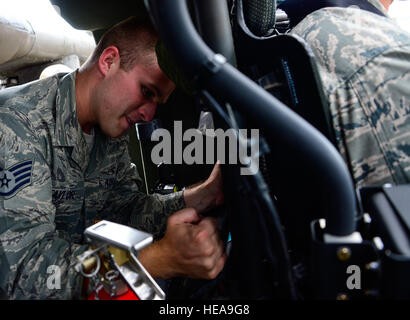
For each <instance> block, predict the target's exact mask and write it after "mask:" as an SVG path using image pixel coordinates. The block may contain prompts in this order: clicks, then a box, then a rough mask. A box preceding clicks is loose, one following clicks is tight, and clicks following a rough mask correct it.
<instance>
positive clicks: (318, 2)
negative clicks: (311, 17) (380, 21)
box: [278, 0, 385, 28]
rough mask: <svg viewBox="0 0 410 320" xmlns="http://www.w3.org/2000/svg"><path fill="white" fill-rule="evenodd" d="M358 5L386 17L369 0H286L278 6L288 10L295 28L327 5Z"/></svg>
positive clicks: (292, 25)
mask: <svg viewBox="0 0 410 320" xmlns="http://www.w3.org/2000/svg"><path fill="white" fill-rule="evenodd" d="M350 6H357V7H359V8H360V9H362V10H366V11H369V12H372V13H375V14H377V15H380V16H383V17H385V14H384V13H383V12H381V11H380V10H379V9H377V8H376V7H375V6H373V5H372V4H371V3H370V2H368V1H367V0H286V1H285V2H283V3H282V4H281V5H280V6H279V7H278V8H279V9H282V10H283V11H285V12H286V14H287V15H288V17H289V20H290V26H291V28H293V27H294V26H296V25H297V24H298V23H299V22H300V21H302V20H303V19H304V18H305V17H306V16H307V15H308V14H310V13H312V12H314V11H316V10H319V9H322V8H327V7H340V8H347V7H350Z"/></svg>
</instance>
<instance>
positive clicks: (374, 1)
mask: <svg viewBox="0 0 410 320" xmlns="http://www.w3.org/2000/svg"><path fill="white" fill-rule="evenodd" d="M367 1H369V3H370V4H371V5H372V6H374V7H376V8H377V9H378V10H379V11H380V12H381V13H383V14H384V15H385V16H386V17H387V16H388V13H387V10H386V8H385V7H384V6H383V5H382V4H381V2H380V0H367Z"/></svg>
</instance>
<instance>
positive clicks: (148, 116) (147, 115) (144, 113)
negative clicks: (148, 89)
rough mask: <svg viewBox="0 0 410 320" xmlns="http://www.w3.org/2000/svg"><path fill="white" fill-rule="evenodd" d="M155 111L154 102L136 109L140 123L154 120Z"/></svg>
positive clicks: (155, 105)
mask: <svg viewBox="0 0 410 320" xmlns="http://www.w3.org/2000/svg"><path fill="white" fill-rule="evenodd" d="M156 110H157V104H156V103H154V102H149V103H146V104H144V105H143V106H142V107H140V108H139V109H138V116H139V118H140V119H141V120H142V121H144V122H149V121H151V120H152V119H153V118H154V115H155V111H156Z"/></svg>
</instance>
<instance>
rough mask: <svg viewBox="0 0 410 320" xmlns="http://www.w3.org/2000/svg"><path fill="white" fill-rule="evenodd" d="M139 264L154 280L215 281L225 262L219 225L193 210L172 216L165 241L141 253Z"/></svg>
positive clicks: (163, 239)
mask: <svg viewBox="0 0 410 320" xmlns="http://www.w3.org/2000/svg"><path fill="white" fill-rule="evenodd" d="M138 257H139V260H140V261H141V263H142V264H143V265H144V267H145V268H146V269H147V271H148V272H149V273H150V274H151V276H153V277H154V278H157V277H158V278H163V279H169V278H173V277H180V276H182V277H188V278H202V279H214V278H215V277H216V276H217V275H218V274H219V273H220V272H221V270H222V269H223V266H224V265H225V262H226V258H227V257H226V254H225V252H224V245H223V242H222V240H221V239H220V238H219V232H218V225H217V221H216V220H215V219H214V218H211V217H206V218H202V217H200V216H199V214H198V213H197V212H196V211H195V210H194V209H192V208H186V209H183V210H180V211H178V212H176V213H175V214H173V215H172V216H170V217H169V218H168V222H167V230H166V233H165V236H164V238H162V239H161V240H159V241H158V242H155V243H153V244H152V245H150V246H149V247H147V248H145V249H143V250H141V251H140V253H139V255H138Z"/></svg>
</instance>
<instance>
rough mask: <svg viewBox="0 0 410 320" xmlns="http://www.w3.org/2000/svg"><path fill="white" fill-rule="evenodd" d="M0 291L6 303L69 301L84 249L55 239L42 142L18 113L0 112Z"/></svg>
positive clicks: (74, 291)
mask: <svg viewBox="0 0 410 320" xmlns="http://www.w3.org/2000/svg"><path fill="white" fill-rule="evenodd" d="M0 123H1V130H0V244H1V245H0V288H1V289H2V291H4V292H5V293H6V294H7V295H8V297H9V298H10V299H72V298H79V297H80V294H81V292H80V291H81V287H82V284H81V281H82V280H81V277H80V276H78V275H77V274H76V273H75V271H74V268H73V264H74V262H75V260H76V257H77V256H78V255H80V254H81V253H82V252H84V251H85V250H86V249H88V246H81V245H75V244H71V243H68V242H67V241H65V240H63V239H61V238H59V237H58V233H57V231H56V227H55V223H54V217H55V213H56V209H55V207H54V205H53V203H52V192H51V191H52V183H51V177H50V172H51V171H50V168H49V164H48V163H47V160H46V157H45V155H46V154H47V153H46V148H45V144H44V142H42V140H41V139H39V138H38V137H36V135H35V132H33V131H32V130H31V128H30V122H29V121H28V119H27V118H26V117H25V116H24V115H23V114H21V113H18V112H17V111H14V110H10V109H8V108H6V107H3V108H0Z"/></svg>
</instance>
